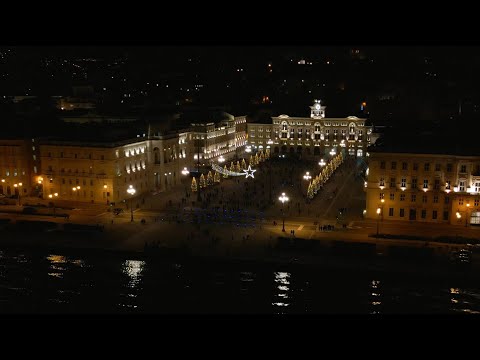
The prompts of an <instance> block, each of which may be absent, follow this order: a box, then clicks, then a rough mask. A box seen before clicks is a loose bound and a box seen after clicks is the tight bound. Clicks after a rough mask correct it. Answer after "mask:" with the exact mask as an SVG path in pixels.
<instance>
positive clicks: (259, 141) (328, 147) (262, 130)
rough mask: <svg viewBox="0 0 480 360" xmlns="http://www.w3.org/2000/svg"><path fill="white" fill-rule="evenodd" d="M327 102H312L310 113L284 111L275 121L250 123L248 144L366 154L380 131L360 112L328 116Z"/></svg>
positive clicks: (276, 150)
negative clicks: (336, 116) (351, 114)
mask: <svg viewBox="0 0 480 360" xmlns="http://www.w3.org/2000/svg"><path fill="white" fill-rule="evenodd" d="M325 108H326V107H325V106H323V105H321V103H320V101H319V100H316V101H315V102H314V104H313V105H312V106H310V117H290V116H288V115H280V116H278V117H273V118H272V123H271V124H266V123H248V124H247V128H248V145H252V146H254V147H257V148H259V149H267V148H269V149H271V150H270V151H272V152H273V153H277V154H278V153H298V154H302V155H307V156H309V155H318V156H323V155H328V154H329V153H330V152H331V151H332V150H334V151H335V152H337V153H338V152H340V151H342V152H343V153H344V154H345V155H350V156H357V157H363V156H365V152H366V149H367V146H368V145H369V144H370V143H374V142H375V140H376V135H375V134H372V126H369V125H367V124H366V122H367V121H366V119H360V118H357V117H356V116H349V117H346V118H326V117H325Z"/></svg>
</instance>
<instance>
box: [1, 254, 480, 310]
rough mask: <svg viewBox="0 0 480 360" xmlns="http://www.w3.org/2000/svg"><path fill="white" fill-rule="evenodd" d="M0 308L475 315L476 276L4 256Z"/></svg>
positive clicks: (479, 305)
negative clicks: (421, 275)
mask: <svg viewBox="0 0 480 360" xmlns="http://www.w3.org/2000/svg"><path fill="white" fill-rule="evenodd" d="M177 261H178V260H177ZM272 275H273V279H274V281H273V282H272ZM372 279H373V280H372ZM379 279H381V280H379ZM0 304H1V306H0V313H8V312H28V311H30V312H35V311H45V310H46V311H50V312H57V311H58V312H61V311H70V312H78V311H99V312H119V311H120V312H121V311H134V312H148V313H155V312H158V313H172V312H178V313H185V312H186V313H192V312H212V313H223V312H226V313H235V312H237V311H238V312H242V313H245V312H247V313H248V312H252V313H259V312H265V313H279V314H283V313H352V312H353V313H355V312H357V313H371V314H377V313H382V314H384V313H458V314H479V313H480V287H479V286H478V282H476V281H475V279H474V280H468V281H467V280H463V279H461V278H459V279H457V278H452V279H445V278H441V277H420V276H417V275H415V276H411V275H408V274H407V275H392V276H390V275H389V274H388V273H378V272H370V271H368V272H366V271H365V272H361V271H343V272H338V271H335V270H333V269H329V268H322V269H321V271H316V269H310V268H295V267H292V268H291V269H289V272H286V271H278V269H277V268H276V267H275V266H274V265H262V266H256V267H255V266H251V265H249V264H243V263H241V264H235V265H225V264H217V263H208V265H205V264H203V263H198V264H197V263H194V264H193V263H187V262H186V263H176V262H169V261H163V260H158V259H151V260H150V259H148V260H145V261H143V260H135V258H134V257H130V258H129V260H125V258H124V257H123V255H122V256H118V257H115V256H111V257H109V256H97V257H95V256H85V255H84V256H82V257H81V258H79V256H75V257H72V256H69V255H67V256H65V255H60V253H55V254H48V253H41V254H31V253H27V254H26V255H24V254H19V253H18V251H17V252H15V251H10V250H2V251H0Z"/></svg>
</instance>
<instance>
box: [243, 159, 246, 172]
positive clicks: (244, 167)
mask: <svg viewBox="0 0 480 360" xmlns="http://www.w3.org/2000/svg"><path fill="white" fill-rule="evenodd" d="M246 169H247V163H246V162H245V159H242V170H246Z"/></svg>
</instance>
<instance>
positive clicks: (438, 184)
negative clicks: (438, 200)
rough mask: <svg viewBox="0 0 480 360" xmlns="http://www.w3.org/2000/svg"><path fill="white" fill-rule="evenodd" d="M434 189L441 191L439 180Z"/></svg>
mask: <svg viewBox="0 0 480 360" xmlns="http://www.w3.org/2000/svg"><path fill="white" fill-rule="evenodd" d="M433 188H434V189H435V190H440V180H439V179H435V185H433Z"/></svg>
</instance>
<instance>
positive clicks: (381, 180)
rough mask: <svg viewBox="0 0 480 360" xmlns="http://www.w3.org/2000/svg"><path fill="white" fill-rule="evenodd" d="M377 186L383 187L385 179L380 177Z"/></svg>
mask: <svg viewBox="0 0 480 360" xmlns="http://www.w3.org/2000/svg"><path fill="white" fill-rule="evenodd" d="M379 183H380V184H379V186H385V179H384V178H383V177H382V178H380V182H379Z"/></svg>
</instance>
